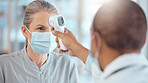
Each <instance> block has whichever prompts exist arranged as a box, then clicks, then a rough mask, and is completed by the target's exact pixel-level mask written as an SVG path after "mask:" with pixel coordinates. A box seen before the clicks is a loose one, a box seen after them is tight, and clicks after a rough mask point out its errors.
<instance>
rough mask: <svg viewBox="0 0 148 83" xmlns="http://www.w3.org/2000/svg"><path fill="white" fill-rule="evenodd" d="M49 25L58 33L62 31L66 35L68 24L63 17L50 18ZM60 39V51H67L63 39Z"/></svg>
mask: <svg viewBox="0 0 148 83" xmlns="http://www.w3.org/2000/svg"><path fill="white" fill-rule="evenodd" d="M49 25H51V26H52V27H54V29H55V30H56V31H60V32H62V33H64V28H65V25H66V23H65V19H64V17H63V16H62V15H54V16H50V17H49ZM58 39H59V44H60V49H62V50H67V48H66V47H65V46H64V45H63V43H62V39H61V38H59V37H58Z"/></svg>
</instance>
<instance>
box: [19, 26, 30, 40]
mask: <svg viewBox="0 0 148 83" xmlns="http://www.w3.org/2000/svg"><path fill="white" fill-rule="evenodd" d="M21 31H22V33H23V35H24V37H25V38H28V37H29V36H28V34H27V29H26V26H24V25H23V26H22V27H21Z"/></svg>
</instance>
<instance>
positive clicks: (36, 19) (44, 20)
mask: <svg viewBox="0 0 148 83" xmlns="http://www.w3.org/2000/svg"><path fill="white" fill-rule="evenodd" d="M53 15H56V14H54V13H48V12H38V13H35V14H34V15H33V16H32V22H31V24H30V26H33V25H34V26H37V25H44V26H49V23H48V19H49V17H50V16H53Z"/></svg>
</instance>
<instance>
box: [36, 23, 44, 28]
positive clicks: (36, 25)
mask: <svg viewBox="0 0 148 83" xmlns="http://www.w3.org/2000/svg"><path fill="white" fill-rule="evenodd" d="M36 26H42V27H46V26H44V25H42V24H38V25H36Z"/></svg>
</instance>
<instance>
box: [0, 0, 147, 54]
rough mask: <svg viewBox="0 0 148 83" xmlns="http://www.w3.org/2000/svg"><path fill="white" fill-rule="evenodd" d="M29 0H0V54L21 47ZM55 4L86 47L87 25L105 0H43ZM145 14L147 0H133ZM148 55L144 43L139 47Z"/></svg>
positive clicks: (87, 41)
mask: <svg viewBox="0 0 148 83" xmlns="http://www.w3.org/2000/svg"><path fill="white" fill-rule="evenodd" d="M32 1H33V0H0V54H5V53H11V52H14V51H17V50H19V49H21V48H23V47H24V42H25V38H24V36H23V35H22V32H21V26H22V25H23V14H24V10H25V8H26V6H27V5H28V4H29V3H30V2H32ZM46 1H48V2H50V3H52V4H53V5H55V6H56V8H57V9H58V12H59V13H60V14H62V15H64V17H65V19H66V24H67V25H66V28H68V29H69V30H70V31H72V32H73V33H74V35H75V36H76V38H77V39H78V40H79V42H80V43H81V44H83V45H84V46H85V47H86V48H89V49H90V27H91V23H92V21H93V18H94V15H95V13H96V11H97V10H98V9H99V7H100V6H101V5H102V4H103V3H104V2H105V1H107V0H46ZM134 1H135V2H137V3H138V4H139V5H140V6H141V7H142V8H143V10H144V11H145V14H146V16H147V18H148V0H134ZM141 53H142V54H144V55H146V56H148V44H147V43H146V45H145V46H144V48H143V49H142V52H141Z"/></svg>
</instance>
